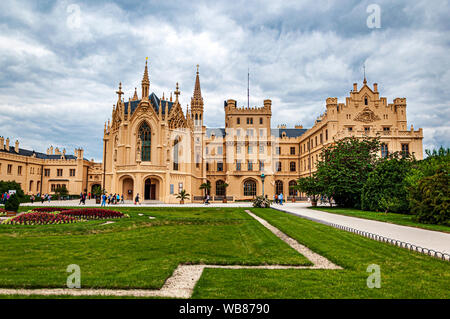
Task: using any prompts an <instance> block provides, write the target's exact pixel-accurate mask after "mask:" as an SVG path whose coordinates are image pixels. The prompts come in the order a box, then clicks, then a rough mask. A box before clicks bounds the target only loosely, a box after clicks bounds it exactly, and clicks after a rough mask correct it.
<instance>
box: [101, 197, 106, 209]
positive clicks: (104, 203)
mask: <svg viewBox="0 0 450 319" xmlns="http://www.w3.org/2000/svg"><path fill="white" fill-rule="evenodd" d="M103 206H106V195H105V194H103V195H102V204H101V205H100V207H103Z"/></svg>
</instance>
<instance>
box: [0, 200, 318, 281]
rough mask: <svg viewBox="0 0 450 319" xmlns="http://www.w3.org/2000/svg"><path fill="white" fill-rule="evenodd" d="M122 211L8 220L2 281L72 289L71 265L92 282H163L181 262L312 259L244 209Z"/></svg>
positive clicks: (0, 232)
mask: <svg viewBox="0 0 450 319" xmlns="http://www.w3.org/2000/svg"><path fill="white" fill-rule="evenodd" d="M119 210H120V211H122V212H124V213H128V214H129V215H130V216H131V218H124V219H120V220H115V221H116V223H114V224H110V225H103V226H102V225H100V224H102V223H104V221H90V222H84V223H77V224H64V225H45V226H20V225H0V242H1V245H0V286H1V287H29V288H38V287H40V288H43V287H65V283H66V280H67V276H68V273H67V272H66V269H67V266H68V265H70V264H77V265H79V266H80V267H81V276H82V286H83V287H85V288H88V287H95V288H101V287H105V288H106V287H109V288H161V287H162V285H163V284H164V281H165V280H166V279H167V277H169V276H170V275H171V274H172V272H173V271H174V269H175V268H176V267H177V266H178V264H180V263H205V264H247V265H259V264H263V263H267V264H286V265H291V264H295V265H310V264H311V263H310V262H309V260H307V259H306V258H305V257H303V256H301V255H299V254H298V253H297V252H296V251H295V250H293V249H292V248H291V247H289V246H288V245H287V244H285V243H284V242H282V241H280V240H279V239H278V238H277V237H275V236H274V235H273V234H272V233H271V232H270V231H269V230H267V229H266V228H264V227H263V226H262V225H261V224H259V223H258V222H257V221H256V220H254V219H253V218H252V217H250V216H249V215H248V214H246V213H245V212H244V211H243V209H216V208H204V209H191V208H183V209H178V208H177V209H175V208H164V209H160V208H159V209H158V208H120V209H119ZM138 213H143V214H144V216H139V215H138ZM149 216H154V217H156V219H149Z"/></svg>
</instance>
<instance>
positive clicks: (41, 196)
mask: <svg viewBox="0 0 450 319" xmlns="http://www.w3.org/2000/svg"><path fill="white" fill-rule="evenodd" d="M39 199H41V203H42V204H43V203H44V202H47V201H48V202H49V203H50V202H51V200H52V195H50V194H40V193H37V194H36V196H34V194H31V195H30V202H31V204H34V201H35V200H39Z"/></svg>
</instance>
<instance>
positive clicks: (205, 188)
mask: <svg viewBox="0 0 450 319" xmlns="http://www.w3.org/2000/svg"><path fill="white" fill-rule="evenodd" d="M200 189H204V190H205V198H206V194H209V190H210V189H211V183H210V182H209V181H207V182H206V183H203V184H201V185H200Z"/></svg>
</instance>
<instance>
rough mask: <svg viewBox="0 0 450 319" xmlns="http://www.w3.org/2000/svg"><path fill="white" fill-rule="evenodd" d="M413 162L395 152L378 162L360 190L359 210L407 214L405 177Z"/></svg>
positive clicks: (409, 158) (412, 159) (407, 203)
mask: <svg viewBox="0 0 450 319" xmlns="http://www.w3.org/2000/svg"><path fill="white" fill-rule="evenodd" d="M414 163H415V160H414V158H413V157H410V156H406V157H405V156H403V155H402V154H401V153H399V152H396V153H392V154H391V155H389V157H388V158H386V159H382V160H380V161H379V163H378V165H377V166H376V167H375V169H374V170H373V171H372V172H370V173H369V175H368V178H367V181H366V183H365V184H364V187H363V189H362V195H361V208H362V209H364V210H374V211H379V210H382V211H384V212H386V213H387V212H388V211H390V212H394V213H407V212H409V202H408V187H407V186H408V185H407V183H406V180H405V178H406V176H408V174H409V173H410V171H411V168H412V167H413V165H414Z"/></svg>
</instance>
